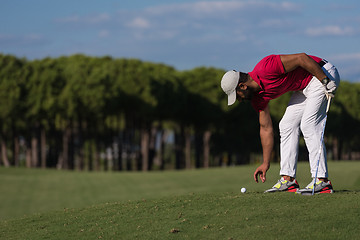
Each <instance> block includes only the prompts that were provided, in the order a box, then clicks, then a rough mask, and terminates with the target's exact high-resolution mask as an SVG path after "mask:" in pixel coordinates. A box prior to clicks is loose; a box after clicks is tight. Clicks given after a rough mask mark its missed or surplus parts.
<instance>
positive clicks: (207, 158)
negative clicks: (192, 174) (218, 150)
mask: <svg viewBox="0 0 360 240" xmlns="http://www.w3.org/2000/svg"><path fill="white" fill-rule="evenodd" d="M210 138H211V132H210V131H209V130H206V131H205V132H204V138H203V141H204V168H208V167H209V166H210Z"/></svg>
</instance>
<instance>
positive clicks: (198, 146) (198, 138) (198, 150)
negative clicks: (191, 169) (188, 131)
mask: <svg viewBox="0 0 360 240" xmlns="http://www.w3.org/2000/svg"><path fill="white" fill-rule="evenodd" d="M202 136H203V135H202V134H200V133H199V132H196V134H195V167H196V168H201V166H202V165H201V154H202V153H203V139H202Z"/></svg>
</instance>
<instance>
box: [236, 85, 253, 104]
mask: <svg viewBox="0 0 360 240" xmlns="http://www.w3.org/2000/svg"><path fill="white" fill-rule="evenodd" d="M253 94H254V90H252V89H251V88H249V87H246V89H241V88H239V87H238V88H236V99H237V100H238V101H239V102H243V101H244V100H249V101H250V100H251V99H252V97H253Z"/></svg>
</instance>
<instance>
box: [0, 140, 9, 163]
mask: <svg viewBox="0 0 360 240" xmlns="http://www.w3.org/2000/svg"><path fill="white" fill-rule="evenodd" d="M0 141H1V159H2V162H3V164H4V166H5V167H10V162H9V159H8V157H7V148H6V143H5V141H4V139H3V138H0Z"/></svg>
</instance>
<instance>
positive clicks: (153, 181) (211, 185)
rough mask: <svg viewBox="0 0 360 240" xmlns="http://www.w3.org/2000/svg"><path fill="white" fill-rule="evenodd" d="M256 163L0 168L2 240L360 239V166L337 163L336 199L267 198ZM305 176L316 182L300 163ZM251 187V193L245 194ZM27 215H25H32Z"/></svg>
mask: <svg viewBox="0 0 360 240" xmlns="http://www.w3.org/2000/svg"><path fill="white" fill-rule="evenodd" d="M277 165H278V164H276V163H275V164H273V165H272V168H271V169H270V170H269V172H268V181H267V182H266V183H265V184H262V183H259V184H256V183H254V182H253V179H252V173H253V171H254V169H255V166H243V167H235V168H217V169H209V170H190V171H179V172H172V171H169V172H153V173H78V172H60V171H54V170H45V171H43V170H26V169H4V168H0V193H1V194H0V216H1V220H2V221H1V222H0V239H101V238H102V239H258V238H262V239H310V238H312V239H356V238H358V236H360V230H359V227H358V226H359V225H360V209H359V206H360V191H359V190H360V171H359V170H360V162H330V163H329V169H330V174H331V178H330V179H331V180H332V181H333V185H334V188H335V190H336V191H337V192H336V193H335V194H333V195H329V194H323V195H317V196H313V197H312V196H298V195H295V194H291V193H279V194H263V193H262V192H263V190H265V189H267V188H270V187H271V186H272V185H273V184H274V183H275V182H276V180H277V179H278V166H277ZM298 181H299V183H300V185H301V186H305V185H306V184H308V182H309V181H310V176H309V171H308V164H307V163H300V164H299V170H298ZM241 187H246V188H247V189H248V192H247V193H245V194H241V193H240V188H241ZM25 214H26V216H24V215H25Z"/></svg>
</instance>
